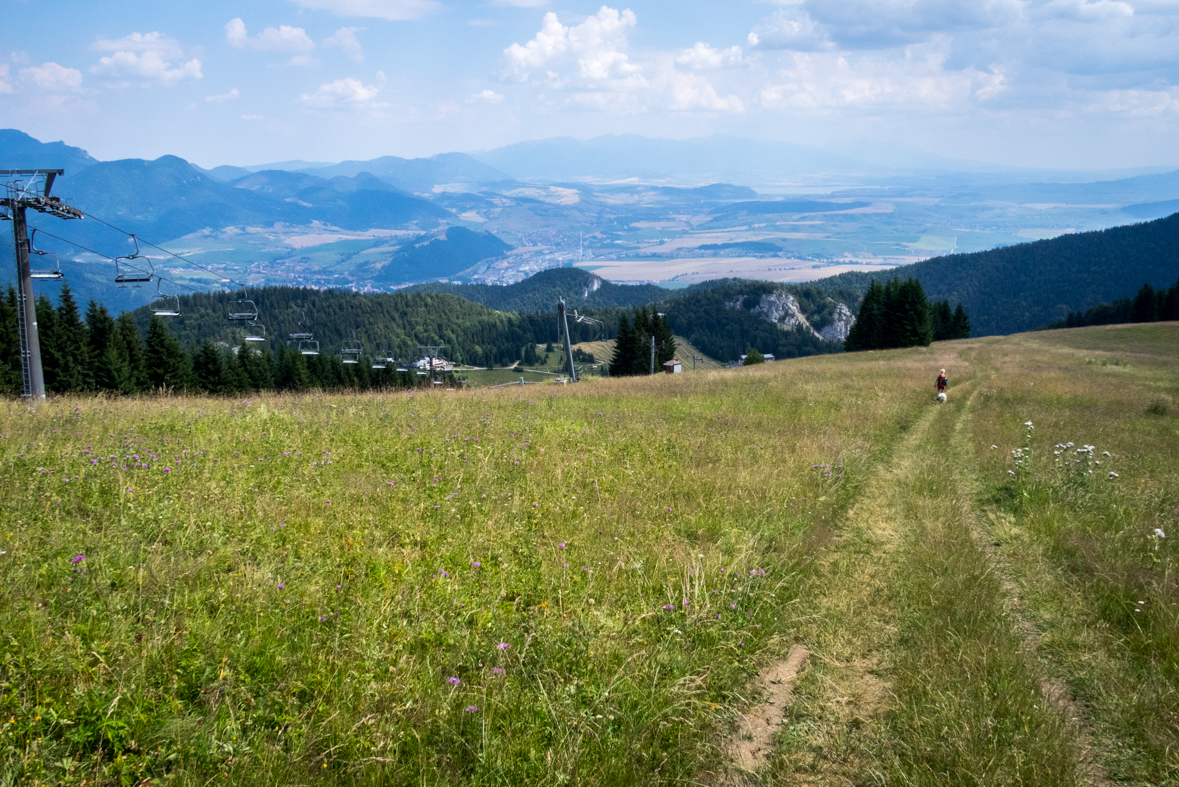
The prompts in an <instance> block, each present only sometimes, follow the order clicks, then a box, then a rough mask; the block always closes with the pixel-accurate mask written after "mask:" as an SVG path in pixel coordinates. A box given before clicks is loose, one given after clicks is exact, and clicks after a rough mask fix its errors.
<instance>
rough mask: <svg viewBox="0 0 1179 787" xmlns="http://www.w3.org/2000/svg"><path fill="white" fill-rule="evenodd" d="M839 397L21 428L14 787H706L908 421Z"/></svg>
mask: <svg viewBox="0 0 1179 787" xmlns="http://www.w3.org/2000/svg"><path fill="white" fill-rule="evenodd" d="M826 362H827V363H830V359H826ZM814 363H815V364H816V365H817V366H816V368H827V369H830V368H833V367H830V366H825V365H824V361H823V360H819V361H815V362H814ZM778 366H783V367H784V365H778ZM795 368H796V369H797V368H799V367H797V366H796V367H795ZM839 369H840V373H839V375H835V374H831V373H823V374H816V375H804V376H801V377H799V378H797V379H792V380H790V381H789V384H784V382H786V378H785V376H784V375H782V374H780V373H775V368H774V366H773V365H771V366H768V367H764V368H763V369H750V370H743V371H741V372H737V373H731V372H729V373H714V372H704V373H699V374H697V375H684V376H680V377H677V378H674V379H672V378H666V377H659V378H656V379H636V380H626V381H601V382H598V381H595V382H592V383H585V384H582V385H581V386H580V387H578V388H577V389H573V388H569V389H565V390H561V391H553V390H552V389H549V390H546V391H538V390H529V389H526V390H525V391H523V392H517V391H514V390H512V389H507V390H506V391H502V392H496V393H487V392H478V391H463V392H457V393H455V394H449V395H443V394H438V395H418V396H405V395H390V396H378V395H373V396H366V397H351V398H349V397H322V396H306V397H259V398H256V399H250V400H245V401H237V402H232V401H224V400H208V399H188V400H183V399H181V400H170V399H140V400H126V401H123V400H120V401H104V400H95V399H85V400H55V401H51V402H48V403H46V404H45V405H43V406H40V407H37V408H35V409H33V410H31V409H29V408H28V407H27V406H24V405H21V404H19V403H15V402H13V403H10V404H9V405H8V406H7V407H6V408H5V411H4V413H3V417H2V418H0V424H2V426H0V433H2V434H3V435H4V438H5V439H4V440H3V441H2V442H0V446H2V449H0V450H3V452H4V453H3V463H4V465H3V466H4V472H3V474H2V484H3V495H4V499H5V500H6V501H8V505H6V506H5V507H4V509H3V513H2V514H0V517H2V518H0V544H3V549H4V550H5V552H6V554H4V555H2V556H0V631H3V632H4V636H3V640H2V641H3V651H2V656H0V691H2V693H0V713H2V714H3V717H4V720H5V721H6V722H7V723H5V724H4V725H2V727H0V762H2V763H3V765H0V783H31V782H34V781H46V782H53V781H61V782H71V783H76V782H80V781H81V780H82V779H83V778H87V779H90V780H91V783H95V782H98V783H119V782H134V781H138V780H139V779H142V778H145V777H152V778H157V779H158V778H160V777H162V776H164V775H168V774H171V776H172V777H173V778H174V780H175V783H183V784H190V783H191V784H196V783H202V784H203V783H204V782H206V781H207V780H208V779H210V778H213V777H215V776H217V775H218V774H228V775H229V776H228V779H229V781H231V782H240V783H279V782H282V783H287V782H299V783H311V782H316V783H340V782H348V783H382V784H384V783H411V782H412V783H421V782H422V781H425V782H427V783H442V782H453V781H455V780H461V781H464V782H470V783H480V784H481V783H540V782H544V781H561V780H568V781H577V782H581V783H595V784H634V783H645V782H651V781H667V782H680V781H683V780H685V779H688V778H690V777H692V776H693V775H694V774H696V773H698V772H700V771H702V770H704V771H706V770H709V769H712V768H715V767H717V762H716V756H715V755H716V740H717V738H716V736H717V734H718V731H719V730H721V729H722V728H723V727H724V726H725V725H726V723H727V721H726V720H727V719H729V718H730V717H731V714H732V713H733V712H734V709H735V708H736V706H737V705H739V704H740V703H739V700H738V697H739V692H740V691H742V690H743V689H744V687H745V686H746V684H747V682H748V680H749V679H750V677H751V675H752V674H753V673H755V672H756V670H757V667H758V665H759V663H761V662H762V661H764V660H766V659H770V658H774V657H775V656H777V655H779V654H780V653H782V652H784V649H785V648H787V647H788V646H789V644H790V643H791V642H792V641H793V639H794V637H795V636H796V630H795V628H796V627H795V625H794V616H793V613H792V610H793V606H792V601H793V600H794V599H795V598H796V596H797V594H798V592H799V587H800V586H801V584H802V583H803V582H804V580H805V578H806V577H807V576H808V573H809V572H810V571H811V568H810V566H811V557H812V555H813V554H814V552H815V550H816V549H819V548H821V547H822V546H823V545H824V544H825V543H826V542H827V539H828V538H829V533H830V528H831V527H832V526H833V523H834V522H835V521H836V520H837V519H838V518H839V517H840V512H841V511H842V510H843V509H844V508H845V507H846V506H847V505H848V504H849V503H850V501H851V500H852V499H853V498H854V495H855V492H856V489H857V488H858V486H859V482H860V479H862V478H863V477H864V476H865V475H866V474H867V473H868V471H869V468H870V467H871V464H872V462H873V460H874V459H875V457H876V456H877V454H878V453H879V452H880V451H881V450H884V449H886V447H887V446H888V445H889V444H890V443H891V442H892V440H893V439H895V437H896V435H897V434H898V426H899V425H900V424H902V423H904V421H905V420H906V419H908V418H910V417H911V414H912V413H913V407H914V401H913V398H912V397H908V398H906V397H900V398H898V397H897V396H896V395H895V393H896V391H898V390H906V388H907V386H909V385H910V383H909V382H907V381H906V380H905V379H904V372H903V371H900V370H897V369H895V368H891V369H890V368H888V367H885V366H883V365H881V364H880V363H879V362H877V361H875V360H874V359H870V358H865V359H863V361H861V362H859V363H847V362H845V363H843V364H842V365H840V367H839ZM849 383H850V384H851V385H852V386H853V387H854V388H855V389H857V393H856V394H855V398H853V397H852V396H851V395H849V391H850V390H851V389H849V387H848V385H849ZM735 391H740V392H741V395H740V396H734V395H733V394H734V392H735ZM784 424H790V425H791V427H790V428H789V429H783V428H782V426H783V425H784ZM835 456H839V457H841V458H842V463H843V464H844V465H845V468H846V470H845V472H844V474H843V475H842V476H840V477H839V478H830V477H827V475H826V474H825V473H824V472H823V471H822V470H819V469H816V468H814V467H812V466H813V465H817V464H830V462H829V461H828V460H829V459H830V458H831V457H835ZM79 555H85V558H84V559H79V558H78V556H79ZM763 572H764V573H763ZM222 778H224V777H222Z"/></svg>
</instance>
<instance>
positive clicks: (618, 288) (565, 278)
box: [404, 268, 674, 312]
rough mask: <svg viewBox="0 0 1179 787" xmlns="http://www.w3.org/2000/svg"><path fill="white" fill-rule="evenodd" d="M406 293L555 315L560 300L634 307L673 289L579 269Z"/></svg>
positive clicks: (663, 296) (422, 286) (581, 304)
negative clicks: (440, 294)
mask: <svg viewBox="0 0 1179 787" xmlns="http://www.w3.org/2000/svg"><path fill="white" fill-rule="evenodd" d="M404 291H405V292H446V293H450V294H452V295H457V296H459V297H460V298H466V299H467V300H469V301H473V302H475V303H481V304H483V305H484V306H490V307H491V308H493V309H499V310H500V311H513V312H552V311H556V310H557V299H558V298H564V299H565V303H566V304H567V305H568V306H569V307H570V308H573V307H580V308H591V309H592V308H610V307H616V306H623V307H628V308H629V307H634V306H643V305H645V304H648V303H654V302H656V301H662V300H665V299H667V298H669V297H672V296H673V295H674V290H668V289H664V288H663V287H657V286H655V285H654V284H637V285H630V284H613V283H612V282H608V281H606V280H605V279H602V278H601V277H599V276H595V275H594V274H592V273H590V272H589V271H585V270H582V269H580V268H554V269H552V270H547V271H541V272H540V273H537V274H536V275H534V276H530V277H529V278H527V279H525V280H524V281H521V282H516V283H515V284H507V285H500V284H439V283H429V284H418V285H416V286H413V287H407V288H406V289H405V290H404Z"/></svg>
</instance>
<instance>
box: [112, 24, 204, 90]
mask: <svg viewBox="0 0 1179 787" xmlns="http://www.w3.org/2000/svg"><path fill="white" fill-rule="evenodd" d="M90 48H91V49H93V50H97V51H100V52H111V53H113V54H111V55H109V56H107V57H102V58H99V60H98V62H97V63H96V64H94V65H93V66H91V67H90V73H91V74H98V75H99V76H106V77H112V78H116V79H135V80H138V81H140V82H141V83H144V84H157V85H165V86H168V85H174V84H176V83H177V82H180V81H181V80H184V79H200V78H201V76H202V75H201V61H200V60H198V59H197V58H192V59H190V60H188V61H184V48H183V47H181V45H180V42H178V41H177V40H176V39H174V38H172V37H171V36H167V35H164V34H163V33H159V32H151V33H131V34H130V35H128V36H124V37H123V38H120V39H116V40H111V39H106V38H100V39H98V40H97V41H95V42H94V43H93V44H92V45H91V47H90ZM182 61H184V62H182Z"/></svg>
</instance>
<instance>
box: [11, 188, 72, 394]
mask: <svg viewBox="0 0 1179 787" xmlns="http://www.w3.org/2000/svg"><path fill="white" fill-rule="evenodd" d="M64 173H65V170H61V169H0V177H3V178H6V179H9V180H8V183H7V184H6V186H5V191H4V196H3V197H0V208H7V209H8V214H7V215H4V213H2V212H0V218H5V219H9V220H11V221H12V241H13V243H14V244H15V246H16V281H17V290H16V311H17V314H16V324H17V327H18V331H17V332H18V333H19V334H20V371H21V378H22V379H23V381H24V393H23V395H24V396H28V397H31V398H35V399H44V398H45V375H44V373H43V372H42V371H41V342H40V340H39V339H38V338H37V307H36V303H35V302H34V301H33V276H32V271H31V269H30V267H29V225H28V222H27V221H26V220H25V211H26V210H27V209H29V208H32V209H33V210H35V211H37V212H39V213H47V214H49V215H50V216H56V217H57V218H59V219H80V218H82V211H80V210H78V209H77V208H75V207H74V206H73V205H67V204H65V203H64V202H62V201H61V199H59V198H58V197H51V196H50V195H49V192H50V190H52V189H53V181H54V179H55V178H57V176H58V175H62V174H64ZM14 177H17V178H19V177H25V178H28V180H27V181H21V180H11V178H14Z"/></svg>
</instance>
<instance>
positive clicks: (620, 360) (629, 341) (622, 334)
mask: <svg viewBox="0 0 1179 787" xmlns="http://www.w3.org/2000/svg"><path fill="white" fill-rule="evenodd" d="M635 350H636V348H635V333H634V330H633V329H632V328H631V327H630V320H629V319H627V316H626V312H622V314H620V315H619V316H618V333H617V334H616V335H615V337H614V355H613V356H611V358H610V375H611V376H612V377H629V376H630V375H631V374H633V373H634V372H633V371H632V370H633V368H634V363H635V361H634V358H635Z"/></svg>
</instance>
